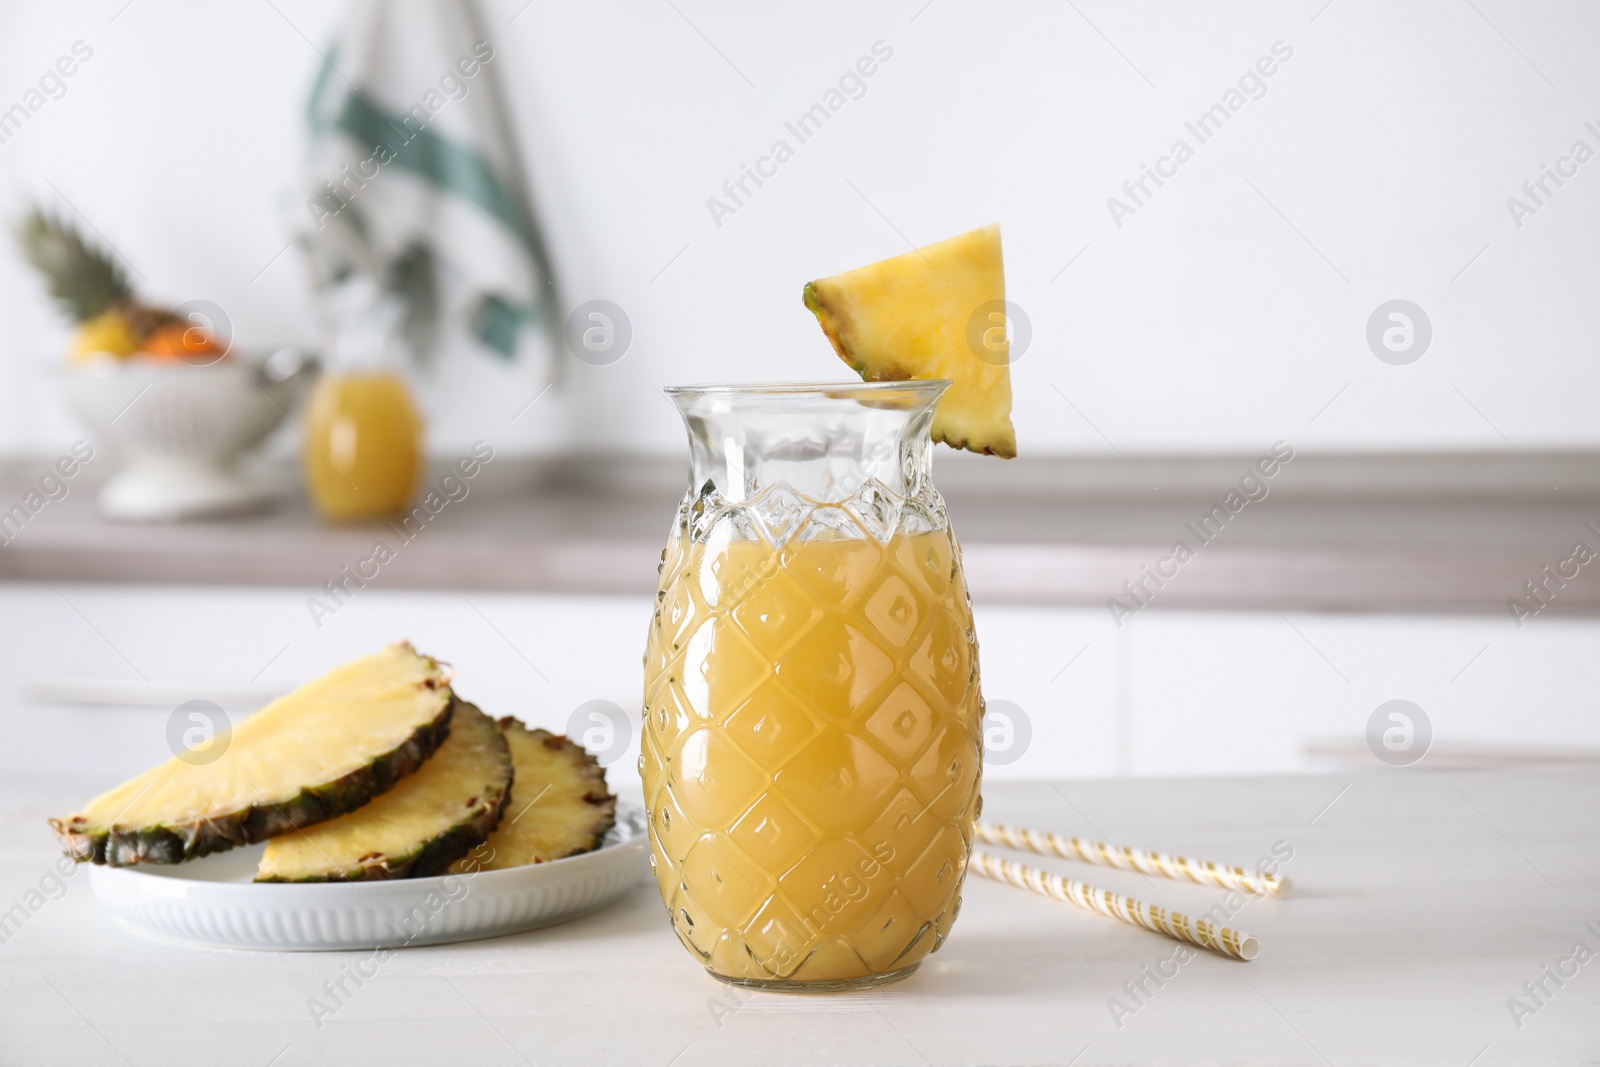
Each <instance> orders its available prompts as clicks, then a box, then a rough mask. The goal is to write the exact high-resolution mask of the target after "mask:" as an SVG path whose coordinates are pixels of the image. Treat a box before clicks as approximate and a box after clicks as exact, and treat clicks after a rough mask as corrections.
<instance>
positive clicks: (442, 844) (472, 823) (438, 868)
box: [255, 697, 514, 882]
mask: <svg viewBox="0 0 1600 1067" xmlns="http://www.w3.org/2000/svg"><path fill="white" fill-rule="evenodd" d="M452 703H453V705H455V706H456V707H457V708H458V709H467V710H468V714H469V715H471V716H475V717H476V716H483V713H482V711H480V710H479V709H478V707H477V705H475V704H470V703H468V702H467V701H464V700H462V699H460V698H459V697H456V698H454V699H453V701H452ZM483 717H485V718H486V716H483ZM452 721H453V722H455V723H458V724H459V723H460V722H461V721H462V717H460V716H458V717H455V718H454V719H453V720H452ZM494 736H495V738H496V739H498V740H499V742H500V743H499V745H498V747H497V749H496V755H497V756H498V761H499V762H498V766H497V767H496V770H495V774H494V777H493V779H492V780H491V781H489V782H486V783H484V788H483V789H482V790H481V791H480V792H479V798H480V799H481V801H482V802H481V804H480V805H478V806H477V807H476V808H474V809H473V810H472V811H471V812H470V814H468V815H467V816H466V817H465V818H463V819H461V820H460V821H459V822H456V823H454V824H452V825H451V826H449V827H447V828H445V829H444V830H442V831H440V832H438V833H436V834H433V835H431V836H429V837H427V838H424V839H423V840H420V841H417V842H415V843H414V844H412V845H411V846H410V847H408V848H407V849H406V850H405V851H401V852H395V851H390V852H386V853H383V854H381V855H376V856H373V857H372V858H370V859H363V860H362V861H356V862H354V863H352V864H351V865H350V866H347V867H340V866H334V867H332V868H323V869H321V870H318V871H315V872H313V873H310V874H306V875H303V876H300V877H286V876H284V875H281V874H275V873H269V874H260V873H258V874H257V875H256V878H255V880H256V881H257V882H361V881H389V880H393V879H398V878H426V877H428V876H430V875H435V874H443V873H445V872H446V871H447V870H448V869H449V867H450V865H451V864H452V863H454V862H455V861H456V860H458V859H460V858H461V857H463V856H465V855H466V854H467V853H469V852H471V851H472V850H473V849H474V848H476V847H478V846H479V845H481V844H483V842H484V841H485V840H486V839H487V838H488V837H489V834H490V833H491V832H493V830H494V828H495V827H496V826H497V825H499V822H500V818H501V816H502V815H503V814H504V813H505V809H506V803H507V801H508V800H509V799H510V796H511V784H512V781H513V780H514V770H513V767H512V763H511V750H510V747H509V746H508V745H507V744H506V742H505V739H504V737H503V736H502V735H501V734H500V732H499V731H498V730H495V731H494ZM422 773H426V768H425V767H424V768H422ZM267 863H268V857H265V856H264V857H263V858H262V868H263V869H265V868H266V866H267Z"/></svg>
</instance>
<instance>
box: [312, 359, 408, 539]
mask: <svg viewBox="0 0 1600 1067" xmlns="http://www.w3.org/2000/svg"><path fill="white" fill-rule="evenodd" d="M307 413H308V416H309V417H308V419H307V423H308V425H307V427H306V439H307V442H308V443H307V447H306V449H305V453H304V457H305V475H306V488H307V490H308V491H309V492H310V494H311V499H312V501H313V502H314V503H315V504H316V507H317V510H318V511H319V512H321V513H322V515H323V516H324V517H325V518H329V519H334V520H336V521H351V520H357V519H369V518H379V517H382V516H385V515H394V514H397V513H398V512H400V511H402V510H404V508H405V506H406V503H407V502H408V501H410V499H411V494H412V492H413V491H414V490H415V489H416V486H417V477H418V474H419V473H420V471H421V469H422V420H421V418H419V417H418V415H417V409H416V407H415V405H413V404H412V402H411V390H410V388H409V387H408V386H407V385H406V382H405V379H404V378H403V377H402V376H401V375H399V374H398V373H396V372H393V371H384V370H361V371H352V372H340V371H334V372H333V373H330V374H327V375H325V376H324V377H323V378H322V380H321V381H319V382H318V383H317V385H316V388H315V389H313V390H312V393H311V400H310V403H309V406H308V410H307Z"/></svg>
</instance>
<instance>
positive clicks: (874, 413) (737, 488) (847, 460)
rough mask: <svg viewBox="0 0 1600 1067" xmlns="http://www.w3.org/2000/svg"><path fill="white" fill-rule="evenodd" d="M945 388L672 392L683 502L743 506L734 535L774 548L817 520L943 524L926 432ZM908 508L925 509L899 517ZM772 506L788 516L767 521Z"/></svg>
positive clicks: (880, 531)
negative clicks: (685, 449) (685, 464)
mask: <svg viewBox="0 0 1600 1067" xmlns="http://www.w3.org/2000/svg"><path fill="white" fill-rule="evenodd" d="M949 384H950V383H949V382H945V381H925V382H922V381H918V382H872V383H863V382H852V383H845V384H839V385H832V384H820V385H811V384H805V385H751V386H704V387H694V386H685V387H679V388H674V389H668V390H667V395H668V396H669V397H671V398H672V401H673V402H674V403H675V404H676V405H677V406H678V411H679V413H680V414H681V415H682V416H683V420H684V424H685V426H686V427H687V429H688V432H689V495H688V497H687V498H686V499H685V506H686V508H688V507H691V506H698V507H700V509H701V510H702V511H705V510H706V509H707V508H710V509H712V510H716V511H718V516H717V518H718V520H720V519H722V518H727V517H729V515H730V514H731V512H730V509H732V511H740V510H742V511H744V512H747V514H744V515H743V516H733V517H734V518H735V519H738V518H741V517H742V518H743V519H746V520H748V522H743V521H735V522H734V525H735V526H736V527H738V528H739V529H740V530H742V531H743V535H742V536H744V537H745V538H746V539H748V538H749V537H751V536H759V537H761V538H762V539H764V540H768V541H772V542H773V543H775V544H781V543H783V542H785V541H787V540H788V539H790V538H791V537H796V536H798V537H800V538H801V539H808V538H809V537H811V536H817V535H818V532H817V531H818V529H819V527H818V525H817V524H818V523H821V524H822V527H820V528H825V529H828V530H831V531H833V532H832V534H830V536H833V537H853V536H862V537H866V536H870V537H874V538H877V539H879V540H886V539H887V537H888V536H892V535H893V534H894V533H897V532H905V529H906V528H908V527H907V521H909V520H911V519H913V518H916V519H917V521H915V522H910V525H911V526H915V527H918V528H921V529H939V528H942V527H943V525H944V507H943V502H942V501H940V500H939V498H938V494H937V492H935V490H934V488H933V477H932V466H933V459H932V451H933V449H932V443H931V441H930V440H929V436H928V434H929V429H930V428H931V426H932V422H933V412H934V408H935V406H936V405H937V404H938V401H939V397H940V396H941V395H942V394H943V393H944V391H945V389H946V388H948V387H949ZM908 509H909V510H910V511H911V512H917V513H922V512H926V514H922V515H921V516H920V518H918V517H917V516H916V515H913V514H905V515H902V512H907V511H908ZM773 511H775V512H782V513H783V514H784V517H785V520H787V519H788V518H794V519H795V521H794V522H793V523H789V522H788V521H783V522H774V521H768V520H767V518H766V513H767V512H773ZM792 512H793V513H798V512H804V513H805V514H803V515H798V516H796V515H791V514H790V513H792ZM891 513H892V514H891ZM902 520H907V521H902ZM703 525H705V524H703ZM711 525H714V523H712V524H711ZM791 527H792V528H791ZM808 529H809V530H811V533H810V534H809V535H808V534H807V532H806V531H807V530H808Z"/></svg>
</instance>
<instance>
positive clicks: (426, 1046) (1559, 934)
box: [0, 769, 1600, 1067]
mask: <svg viewBox="0 0 1600 1067" xmlns="http://www.w3.org/2000/svg"><path fill="white" fill-rule="evenodd" d="M986 793H987V795H986V808H987V814H988V815H989V816H990V817H991V818H994V819H998V820H1005V821H1011V822H1016V823H1021V824H1026V825H1033V826H1040V827H1047V828H1052V829H1056V830H1060V831H1063V832H1068V833H1075V834H1080V835H1096V836H1098V835H1103V836H1106V837H1109V838H1111V839H1113V840H1117V841H1124V842H1129V843H1134V844H1139V845H1143V846H1146V847H1150V848H1160V849H1168V850H1181V851H1184V852H1188V853H1191V854H1195V855H1199V856H1203V857H1214V858H1218V859H1224V860H1229V861H1233V862H1238V863H1245V864H1248V863H1251V862H1253V861H1254V860H1255V858H1256V857H1258V856H1260V855H1263V854H1266V853H1267V852H1268V851H1269V850H1270V849H1271V848H1272V847H1273V845H1274V844H1275V843H1277V842H1285V843H1287V846H1288V847H1290V848H1292V849H1293V851H1294V855H1293V858H1292V859H1291V860H1289V862H1288V863H1287V865H1286V866H1285V868H1284V870H1285V873H1287V874H1288V875H1289V876H1290V877H1291V878H1292V879H1293V881H1294V886H1295V893H1294V895H1293V896H1292V897H1291V898H1290V899H1288V900H1284V901H1259V902H1252V903H1248V904H1246V905H1245V906H1244V907H1243V909H1242V910H1241V911H1240V913H1239V914H1238V915H1237V917H1236V918H1235V919H1234V924H1235V925H1236V926H1238V927H1240V928H1242V929H1244V930H1247V931H1249V932H1250V933H1253V934H1255V935H1256V936H1258V937H1259V938H1260V939H1261V942H1262V946H1263V947H1262V953H1261V956H1260V958H1259V959H1258V960H1256V961H1255V962H1254V963H1249V964H1244V963H1237V962H1233V961H1230V960H1226V959H1222V958H1219V957H1214V956H1212V955H1210V954H1209V953H1204V952H1202V953H1199V954H1198V956H1197V957H1196V958H1195V959H1193V960H1192V961H1191V962H1189V963H1187V964H1185V965H1184V966H1182V967H1181V968H1179V969H1178V973H1177V974H1176V975H1175V976H1174V977H1172V978H1170V979H1167V980H1166V981H1165V984H1164V985H1161V986H1159V987H1157V986H1156V985H1155V984H1154V983H1153V982H1151V981H1150V980H1148V979H1145V980H1144V987H1145V990H1146V992H1145V993H1143V994H1140V996H1139V998H1138V1000H1134V999H1133V998H1132V997H1130V996H1129V994H1128V992H1127V987H1125V983H1138V982H1139V981H1140V980H1141V979H1142V978H1143V976H1144V972H1143V969H1144V968H1145V967H1146V966H1147V965H1148V966H1149V967H1151V968H1152V969H1156V965H1157V964H1158V963H1159V962H1160V961H1161V960H1163V959H1164V958H1166V957H1168V956H1169V955H1170V954H1171V951H1172V948H1173V944H1174V943H1172V942H1169V941H1167V940H1165V939H1164V938H1161V937H1158V936H1156V935H1154V934H1150V933H1147V932H1144V931H1140V930H1136V929H1133V928H1130V927H1125V926H1122V925H1120V924H1117V923H1113V922H1111V921H1108V920H1105V919H1102V918H1100V917H1098V916H1095V915H1091V914H1087V913H1083V912H1079V911H1077V910H1075V909H1072V908H1069V907H1067V906H1065V905H1062V904H1058V903H1055V902H1053V901H1051V900H1047V899H1045V898H1042V897H1035V896H1032V895H1029V894H1024V893H1022V892H1020V891H1018V890H1015V889H1011V888H1009V887H1004V886H1001V885H998V884H995V883H991V882H985V881H981V880H977V879H973V880H970V881H969V882H968V887H967V889H966V892H965V906H964V908H963V910H962V914H961V918H960V920H959V921H958V922H957V924H956V927H955V931H954V935H953V937H952V938H951V940H950V941H949V943H948V944H947V945H946V946H945V948H944V949H943V950H942V951H941V952H939V953H938V954H937V955H935V956H933V957H932V958H930V959H929V960H928V962H926V963H925V964H924V965H923V966H922V969H921V971H920V972H919V973H917V974H916V975H914V976H912V977H911V978H910V979H908V980H906V981H904V982H901V983H899V984H897V985H894V986H890V987H888V988H885V989H882V990H879V991H876V992H872V993H865V994H841V995H832V996H793V995H789V996H785V995H774V994H746V993H743V992H739V991H734V990H731V989H730V988H729V987H727V986H724V985H722V984H720V983H718V982H715V981H713V980H712V979H710V978H709V977H707V976H706V975H705V973H704V972H703V971H701V970H700V969H699V968H698V967H697V966H696V965H695V964H694V963H693V962H692V961H691V960H690V958H689V956H688V954H687V953H686V952H684V950H683V949H682V948H681V947H679V945H678V944H677V941H676V939H675V938H674V937H673V935H672V933H671V931H670V929H669V928H668V925H667V921H666V919H665V916H664V915H663V912H662V908H661V904H660V901H659V899H658V898H657V896H656V893H655V890H654V889H653V888H651V887H649V886H647V885H645V884H643V883H641V885H640V887H639V888H638V890H637V891H635V892H634V893H633V894H632V895H631V896H630V897H629V898H628V899H627V900H626V901H625V902H624V903H622V904H621V905H619V906H618V907H616V908H614V909H613V910H611V911H609V912H607V913H605V914H602V915H599V916H595V917H591V918H589V919H584V920H579V921H577V922H573V923H570V924H567V925H565V926H560V927H555V928H552V929H548V930H544V931H538V932H533V933H529V934H524V935H519V936H514V937H507V938H501V939H498V940H493V941H485V942H478V943H473V944H463V945H454V946H445V947H439V948H423V949H408V950H404V951H402V952H401V953H399V954H398V955H397V956H396V958H395V959H393V960H392V961H391V962H389V963H388V964H387V965H385V966H384V968H383V969H382V971H381V972H380V973H379V975H378V976H377V977H376V978H374V979H370V980H368V981H367V982H366V984H365V985H364V986H363V987H361V988H360V989H359V990H356V991H355V992H354V994H353V995H351V996H350V997H349V998H348V999H347V1000H346V1002H345V1004H344V1005H343V1006H342V1007H341V1008H340V1009H339V1010H338V1012H337V1013H336V1014H335V1015H334V1016H332V1017H331V1018H326V1019H323V1020H322V1025H321V1027H320V1028H319V1027H318V1026H317V1025H316V1024H315V1023H314V1022H313V1019H312V1015H311V1013H310V1011H309V1010H308V1006H307V1002H308V1000H309V999H310V998H311V997H314V996H323V995H324V992H323V983H324V982H329V981H331V980H335V979H338V978H339V977H340V974H341V968H342V967H343V966H344V964H346V963H347V962H350V961H351V960H353V959H354V958H355V954H347V955H337V954H332V955H330V954H271V953H229V952H217V951H207V950H202V949H194V948H187V947H182V946H178V945H172V944H165V943H161V942H156V941H151V940H146V939H144V938H142V937H140V936H138V935H136V934H133V933H131V932H129V931H127V930H125V929H122V928H120V927H118V926H117V925H116V924H115V923H114V922H113V921H112V920H110V919H109V918H108V917H107V916H106V915H105V914H104V913H103V912H102V911H101V910H100V908H99V907H98V906H97V904H96V902H95V900H94V899H93V897H92V895H91V894H90V891H89V887H88V880H87V879H86V878H84V877H82V875H81V874H79V875H78V876H75V877H74V878H72V879H70V880H68V881H67V882H66V883H65V893H64V894H58V895H59V899H54V900H45V901H44V903H43V904H42V906H40V907H38V908H37V910H36V911H33V912H32V913H31V914H29V915H27V917H26V919H25V921H23V922H22V923H21V925H20V927H7V928H6V934H5V936H6V938H7V940H5V942H4V943H3V944H0V1064H26V1065H30V1067H31V1065H35V1064H122V1063H127V1064H138V1065H143V1064H162V1065H184V1064H197V1065H204V1067H220V1065H233V1064H239V1065H245V1067H267V1065H269V1064H275V1065H277V1067H292V1065H295V1064H303V1063H341V1064H350V1063H375V1064H386V1065H388V1064H411V1063H416V1064H442V1063H471V1064H474V1065H481V1067H493V1065H499V1064H508V1065H515V1064H522V1063H528V1064H539V1065H544V1064H601V1063H618V1064H628V1065H641V1067H668V1065H678V1067H685V1065H689V1064H753V1063H760V1064H764V1065H768V1064H770V1065H782V1064H819V1063H861V1064H939V1065H943V1064H979V1063H981V1064H994V1063H1005V1064H1078V1065H1080V1067H1087V1065H1090V1064H1102V1063H1131V1062H1137V1063H1168V1062H1173V1063H1175V1062H1203V1063H1272V1064H1288V1063H1295V1064H1299V1063H1305V1064H1324V1063H1328V1064H1342V1063H1377V1062H1382V1063H1440V1064H1455V1065H1459V1067H1465V1065H1467V1064H1475V1065H1478V1067H1482V1065H1487V1064H1497V1063H1511V1062H1518V1063H1530V1062H1538V1063H1596V1062H1600V956H1597V957H1596V958H1594V959H1590V960H1588V962H1585V963H1581V964H1580V963H1578V962H1576V961H1575V960H1573V959H1572V953H1573V950H1574V946H1575V945H1576V944H1577V943H1579V942H1583V943H1584V944H1585V945H1586V946H1587V947H1588V949H1590V950H1592V951H1594V952H1596V953H1600V772H1596V771H1594V770H1592V769H1591V770H1583V769H1573V770H1568V769H1548V770H1539V771H1536V772H1534V771H1497V772H1485V773H1479V774H1463V773H1456V774H1444V773H1434V774H1429V773H1425V772H1417V771H1415V770H1409V771H1404V772H1395V773H1392V774H1385V775H1379V776H1372V777H1358V778H1354V779H1350V778H1321V777H1305V778H1275V779H1248V778H1233V779H1215V778H1213V779H1204V780H1190V781H1148V780H1146V781H1096V782H1063V783H1055V784H1050V783H1021V782H1007V783H995V784H993V785H991V787H990V788H989V789H988V790H986ZM81 799H83V797H82V796H81V795H80V791H79V790H77V789H68V788H63V787H62V786H60V785H59V784H58V785H54V786H50V787H37V788H31V789H30V788H26V783H22V782H18V781H17V780H15V779H13V780H12V781H9V782H6V783H3V784H0V908H11V907H12V906H13V905H14V904H16V903H18V902H25V901H27V900H28V899H33V900H34V901H35V902H37V901H38V900H39V899H40V898H37V897H36V898H28V897H27V893H28V891H29V890H30V889H34V888H38V886H39V879H40V876H41V875H42V874H43V873H44V872H45V871H46V869H47V868H48V866H49V865H50V863H51V861H52V859H53V855H54V853H53V846H52V843H51V841H50V839H49V836H48V833H47V831H46V828H45V826H44V818H45V816H46V814H48V813H51V812H58V811H61V810H66V809H67V808H69V807H70V806H72V805H73V804H75V803H76V802H78V801H80V800H81ZM1048 865H1050V866H1052V867H1054V868H1055V869H1058V870H1062V871H1068V870H1071V871H1075V872H1076V873H1077V874H1078V875H1079V876H1080V877H1083V878H1084V879H1086V880H1088V881H1091V882H1094V883H1097V884H1102V885H1106V886H1109V887H1113V888H1117V889H1121V890H1123V891H1125V892H1128V893H1130V894H1133V895H1136V896H1138V897H1141V898H1143V899H1145V900H1148V901H1150V902H1152V903H1159V904H1162V905H1166V906H1169V907H1173V908H1177V909H1179V910H1182V911H1186V912H1189V913H1190V914H1195V913H1198V912H1202V911H1204V910H1206V909H1208V908H1210V907H1211V906H1212V905H1213V904H1214V903H1217V902H1218V901H1219V900H1221V899H1222V894H1221V893H1220V892H1218V891H1214V890H1209V889H1205V888H1202V887H1198V886H1191V885H1187V884H1178V883H1169V882H1160V881H1157V882H1147V881H1145V880H1144V879H1143V878H1141V877H1139V876H1128V875H1123V874H1120V873H1118V872H1108V871H1102V870H1098V869H1094V868H1087V867H1081V866H1080V867H1073V866H1072V865H1069V864H1065V863H1059V862H1057V863H1050V864H1048ZM25 907H26V905H25ZM1586 924H1588V925H1586ZM1563 960H1567V961H1569V962H1565V963H1564V962H1562V961H1563ZM1546 966H1549V967H1551V968H1552V969H1554V970H1556V971H1561V970H1565V971H1567V972H1568V976H1567V977H1565V978H1563V979H1562V982H1563V984H1562V985H1559V986H1558V985H1556V984H1555V983H1554V982H1553V981H1552V980H1551V979H1550V978H1548V977H1545V975H1544V973H1543V972H1544V969H1545V968H1546ZM1165 969H1166V970H1168V971H1169V972H1170V970H1171V967H1167V968H1165ZM1574 969H1575V970H1576V973H1575V974H1572V973H1571V972H1572V971H1573V970H1574ZM1541 979H1542V980H1543V982H1544V985H1545V988H1546V989H1547V990H1548V992H1549V994H1550V995H1549V996H1548V997H1544V996H1541V997H1540V998H1539V1000H1538V1001H1535V1000H1534V999H1533V998H1531V997H1530V996H1529V995H1528V993H1527V992H1526V991H1525V989H1524V983H1534V984H1535V985H1534V988H1535V990H1536V991H1537V983H1538V982H1540V981H1541ZM1511 998H1518V999H1519V1000H1520V1001H1521V1002H1522V1003H1523V1004H1524V1005H1526V1006H1527V1007H1528V1008H1529V1009H1533V1010H1530V1011H1528V1012H1525V1013H1519V1015H1520V1017H1519V1018H1513V1013H1512V1011H1511V1010H1510V1008H1508V1000H1510V999H1511ZM1113 1003H1121V1005H1122V1006H1123V1010H1121V1011H1117V1012H1113V1010H1112V1007H1111V1005H1112V1004H1113ZM1129 1009H1133V1010H1129ZM1519 1023H1520V1025H1519Z"/></svg>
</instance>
